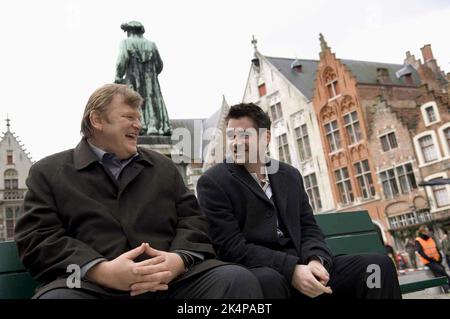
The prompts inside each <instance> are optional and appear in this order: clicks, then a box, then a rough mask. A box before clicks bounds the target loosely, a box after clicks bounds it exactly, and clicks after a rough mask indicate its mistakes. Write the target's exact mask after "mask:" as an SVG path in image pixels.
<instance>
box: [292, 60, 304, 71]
mask: <svg viewBox="0 0 450 319" xmlns="http://www.w3.org/2000/svg"><path fill="white" fill-rule="evenodd" d="M291 69H292V70H294V71H295V72H297V73H302V72H303V66H302V64H301V63H300V61H299V60H297V59H295V61H294V62H292V64H291Z"/></svg>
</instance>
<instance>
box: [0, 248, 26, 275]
mask: <svg viewBox="0 0 450 319" xmlns="http://www.w3.org/2000/svg"><path fill="white" fill-rule="evenodd" d="M21 271H25V267H24V266H23V264H22V263H21V262H20V259H19V255H18V252H17V245H16V242H14V241H7V242H2V243H1V244H0V274H2V273H9V272H21Z"/></svg>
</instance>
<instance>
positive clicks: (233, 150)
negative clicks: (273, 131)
mask: <svg viewBox="0 0 450 319" xmlns="http://www.w3.org/2000/svg"><path fill="white" fill-rule="evenodd" d="M226 134H227V144H228V151H229V153H230V154H231V155H232V157H233V160H234V162H235V163H237V164H249V163H250V164H255V163H257V162H258V158H259V159H260V161H262V160H263V159H264V155H265V150H266V147H267V144H268V142H269V141H270V131H266V132H264V133H261V132H259V130H258V129H255V124H254V122H253V120H252V119H251V118H249V117H247V116H244V117H241V118H238V119H233V118H232V119H229V121H228V126H227V132H226ZM260 153H261V154H260Z"/></svg>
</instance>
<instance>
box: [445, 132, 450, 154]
mask: <svg viewBox="0 0 450 319" xmlns="http://www.w3.org/2000/svg"><path fill="white" fill-rule="evenodd" d="M444 137H445V140H446V142H447V147H448V150H449V151H450V127H449V128H447V129H445V130H444Z"/></svg>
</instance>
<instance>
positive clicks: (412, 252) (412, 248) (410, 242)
mask: <svg viewBox="0 0 450 319" xmlns="http://www.w3.org/2000/svg"><path fill="white" fill-rule="evenodd" d="M405 250H406V252H407V253H408V256H409V262H410V264H411V268H417V262H416V245H415V243H414V239H413V238H411V237H409V238H408V239H406V243H405Z"/></svg>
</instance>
